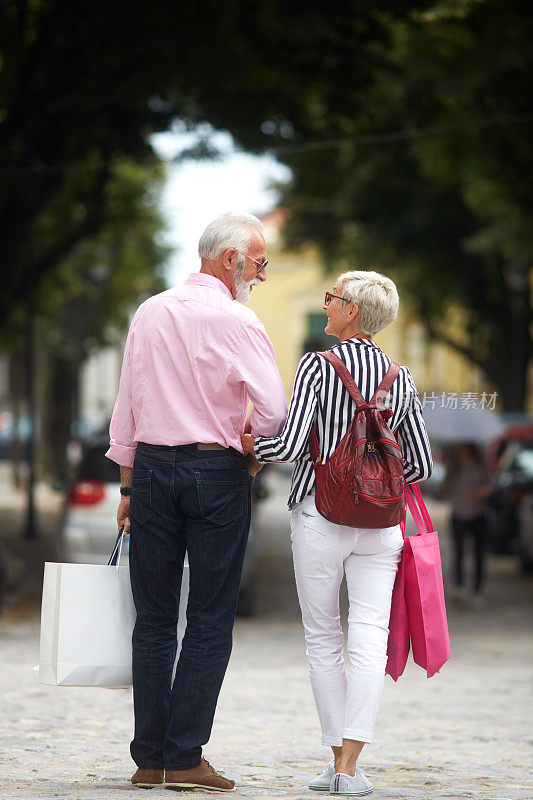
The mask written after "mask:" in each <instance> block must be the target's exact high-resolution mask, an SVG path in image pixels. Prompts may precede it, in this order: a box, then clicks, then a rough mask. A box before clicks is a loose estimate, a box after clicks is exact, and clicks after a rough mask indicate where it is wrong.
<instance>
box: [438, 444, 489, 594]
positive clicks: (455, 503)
mask: <svg viewBox="0 0 533 800" xmlns="http://www.w3.org/2000/svg"><path fill="white" fill-rule="evenodd" d="M445 463H446V478H445V480H444V487H443V494H444V496H445V497H447V499H448V500H449V502H450V506H451V530H452V539H453V545H454V567H455V570H454V572H455V574H454V577H455V591H454V594H455V597H456V599H458V600H464V599H466V597H467V593H466V587H465V569H464V557H465V544H466V542H467V540H471V541H472V548H473V553H474V572H473V576H472V589H473V594H474V602H475V603H476V604H479V603H480V602H481V596H482V595H481V593H482V590H483V585H484V581H485V549H486V538H487V516H486V515H487V498H488V497H489V495H490V493H491V491H492V487H491V480H490V473H489V469H488V467H487V465H486V463H485V461H484V458H483V454H482V452H481V450H480V449H479V447H478V446H477V445H475V444H470V443H457V444H453V445H452V446H451V449H450V452H449V455H448V456H447V458H446V462H445Z"/></svg>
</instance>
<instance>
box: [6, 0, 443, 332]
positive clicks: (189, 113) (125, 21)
mask: <svg viewBox="0 0 533 800" xmlns="http://www.w3.org/2000/svg"><path fill="white" fill-rule="evenodd" d="M426 5H427V3H424V2H418V3H417V2H414V3H413V2H412V0H411V2H407V1H406V0H395V1H394V2H393V0H376V2H374V3H372V4H369V3H367V2H363V0H327V2H326V0H312V2H309V3H308V4H306V7H305V12H302V6H301V4H300V3H297V2H296V1H295V0H288V1H287V2H283V3H282V2H280V0H262V1H261V2H258V3H253V4H250V3H247V2H244V0H228V2H226V3H220V2H219V0H206V2H203V3H176V2H173V1H172V2H171V0H155V1H154V2H152V3H144V2H139V0H128V2H125V0H114V2H112V3H109V2H103V0H94V2H91V3H85V2H81V1H80V0H26V2H20V0H4V2H3V3H2V6H1V12H0V13H1V14H2V16H3V18H2V20H1V24H0V54H1V59H2V71H1V73H0V175H1V176H2V180H1V181H0V234H1V238H2V251H3V260H4V264H5V268H4V270H5V280H4V282H3V287H2V293H1V295H0V326H2V325H3V326H5V325H6V324H7V321H8V317H9V315H10V313H11V312H12V311H13V309H14V308H15V307H16V306H17V304H20V303H21V302H26V301H27V299H28V297H29V296H31V294H32V292H33V291H34V290H35V289H36V287H37V286H38V285H39V283H40V281H41V279H42V277H43V276H44V275H46V274H47V273H49V272H50V271H51V270H53V268H54V266H55V265H56V264H57V263H58V261H59V260H60V259H61V258H63V257H65V256H67V255H68V254H69V253H71V252H72V250H73V248H75V247H76V245H77V244H78V243H79V242H80V241H84V240H87V239H89V238H91V237H93V236H94V235H95V234H96V233H97V232H98V231H99V230H100V228H101V227H102V224H103V219H104V215H105V207H106V204H107V202H108V194H107V193H108V186H109V181H110V177H111V174H112V171H113V168H114V164H115V163H116V160H117V159H119V160H120V159H121V158H123V157H127V158H130V159H133V160H135V161H137V162H138V163H144V162H146V160H148V161H150V160H151V159H152V158H153V154H152V152H151V148H150V145H149V134H150V133H152V132H154V131H161V130H165V129H166V128H167V127H168V126H169V124H170V122H171V120H173V119H175V118H180V119H181V120H184V121H185V124H187V125H194V124H196V123H198V122H200V121H202V120H207V121H209V122H211V123H212V125H213V126H215V127H217V128H224V129H228V130H230V131H231V132H232V133H233V134H234V135H235V137H236V138H237V139H238V140H239V141H240V142H242V143H243V144H244V145H245V146H246V147H249V148H256V149H260V148H261V147H264V145H265V143H266V142H267V140H268V137H267V136H266V135H265V132H264V131H265V130H266V131H271V132H273V133H274V136H275V138H277V139H279V140H281V141H285V140H286V138H287V137H291V136H292V135H293V132H294V131H295V130H296V129H302V130H307V129H308V128H310V126H311V125H312V124H313V120H314V119H315V118H316V117H317V113H318V114H319V115H320V112H321V110H322V109H326V108H327V109H328V110H329V112H330V113H331V114H332V115H337V116H338V115H341V116H342V114H343V113H344V112H343V108H344V97H345V94H346V93H348V94H352V93H353V92H354V91H356V89H357V88H360V87H362V86H364V85H365V84H366V83H367V82H368V80H369V79H370V76H371V69H372V65H373V64H374V63H375V62H376V59H379V58H380V56H379V55H377V50H376V42H385V41H386V39H387V36H388V27H387V22H388V20H389V19H394V18H398V17H402V16H404V15H405V14H406V13H407V12H408V11H409V10H410V9H411V8H412V7H413V6H415V7H424V6H426ZM68 192H70V193H71V197H72V202H71V203H70V205H69V207H68V208H66V209H65V211H66V214H65V216H64V217H58V216H57V215H55V214H54V208H55V207H56V206H57V204H58V196H59V197H63V198H64V197H66V193H68ZM44 220H48V222H49V227H48V232H47V235H44V232H43V229H44V227H45V226H44Z"/></svg>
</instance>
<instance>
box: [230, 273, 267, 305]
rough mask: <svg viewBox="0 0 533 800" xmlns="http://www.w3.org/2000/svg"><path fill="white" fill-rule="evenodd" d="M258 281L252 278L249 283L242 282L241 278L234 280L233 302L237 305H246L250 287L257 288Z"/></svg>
mask: <svg viewBox="0 0 533 800" xmlns="http://www.w3.org/2000/svg"><path fill="white" fill-rule="evenodd" d="M260 283H261V281H260V280H258V279H257V278H254V279H253V280H251V281H243V279H242V278H235V300H238V302H239V303H247V302H248V300H249V299H250V294H251V291H252V286H259V284H260Z"/></svg>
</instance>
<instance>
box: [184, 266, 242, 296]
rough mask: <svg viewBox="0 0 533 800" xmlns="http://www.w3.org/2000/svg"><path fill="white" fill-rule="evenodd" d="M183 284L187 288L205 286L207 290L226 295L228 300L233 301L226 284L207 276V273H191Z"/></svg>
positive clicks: (212, 276)
mask: <svg viewBox="0 0 533 800" xmlns="http://www.w3.org/2000/svg"><path fill="white" fill-rule="evenodd" d="M185 284H186V285H187V284H188V285H189V286H190V285H193V286H206V287H208V288H209V289H215V290H216V291H219V292H222V293H223V294H227V295H228V297H229V299H230V300H233V297H232V295H231V292H230V290H229V289H228V287H227V286H226V284H225V283H222V281H221V280H220V279H219V278H215V276H214V275H208V274H207V272H191V274H190V275H189V277H188V278H187V280H186V281H185Z"/></svg>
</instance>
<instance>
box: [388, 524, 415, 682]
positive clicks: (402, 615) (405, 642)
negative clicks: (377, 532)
mask: <svg viewBox="0 0 533 800" xmlns="http://www.w3.org/2000/svg"><path fill="white" fill-rule="evenodd" d="M401 526H402V533H403V534H404V535H405V520H404V521H403V522H402V523H401ZM404 546H405V545H404ZM410 646H411V644H410V639H409V620H408V619H407V606H406V604H405V569H404V558H403V554H402V558H401V560H400V563H399V564H398V571H397V573H396V580H395V582H394V589H393V590H392V603H391V609H390V621H389V640H388V642H387V667H386V669H385V674H386V675H390V676H391V678H392V679H393V680H395V681H397V680H398V678H399V677H400V675H402V674H403V671H404V669H405V665H406V664H407V657H408V655H409V649H410Z"/></svg>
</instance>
